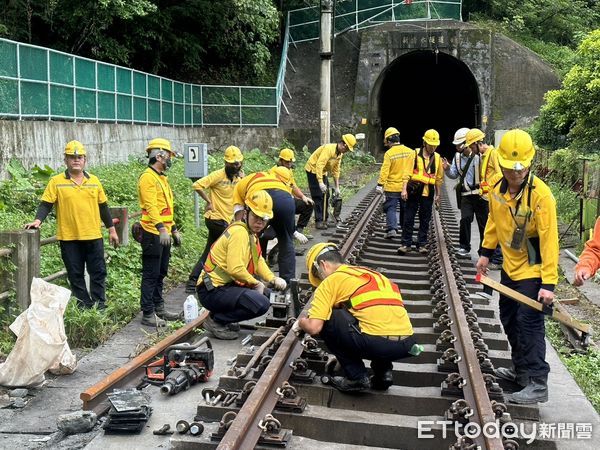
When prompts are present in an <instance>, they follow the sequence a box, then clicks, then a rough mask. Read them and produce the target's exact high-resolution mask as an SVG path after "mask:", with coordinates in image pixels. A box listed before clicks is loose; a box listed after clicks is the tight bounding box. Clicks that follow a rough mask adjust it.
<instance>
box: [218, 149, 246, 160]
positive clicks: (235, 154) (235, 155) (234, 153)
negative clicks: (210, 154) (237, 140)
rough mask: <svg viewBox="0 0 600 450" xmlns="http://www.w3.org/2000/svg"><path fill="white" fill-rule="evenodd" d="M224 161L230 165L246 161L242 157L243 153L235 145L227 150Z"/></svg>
mask: <svg viewBox="0 0 600 450" xmlns="http://www.w3.org/2000/svg"><path fill="white" fill-rule="evenodd" d="M223 159H224V160H225V162H228V163H236V162H242V161H243V160H244V155H242V151H241V150H240V149H239V148H237V147H236V146H235V145H230V146H229V147H227V148H226V149H225V155H224V156H223Z"/></svg>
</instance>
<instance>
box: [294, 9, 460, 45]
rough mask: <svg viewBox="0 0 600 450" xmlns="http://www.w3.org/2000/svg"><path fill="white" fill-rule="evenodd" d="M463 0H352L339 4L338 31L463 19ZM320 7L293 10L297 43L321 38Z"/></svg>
mask: <svg viewBox="0 0 600 450" xmlns="http://www.w3.org/2000/svg"><path fill="white" fill-rule="evenodd" d="M461 8H462V1H461V0H447V1H409V0H404V1H402V0H396V1H392V0H349V1H338V2H337V3H336V7H335V20H334V33H335V34H339V33H342V32H344V31H348V30H359V29H363V28H368V27H372V26H375V25H380V24H382V23H384V22H402V21H407V20H428V19H454V20H462V19H461ZM319 16H320V9H319V7H318V6H312V7H307V8H302V9H296V10H293V11H290V13H289V24H290V38H291V39H292V41H293V42H303V41H310V40H313V39H318V38H319V23H320V22H319Z"/></svg>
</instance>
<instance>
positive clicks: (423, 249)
mask: <svg viewBox="0 0 600 450" xmlns="http://www.w3.org/2000/svg"><path fill="white" fill-rule="evenodd" d="M419 253H420V254H421V255H426V254H427V253H429V250H427V247H419Z"/></svg>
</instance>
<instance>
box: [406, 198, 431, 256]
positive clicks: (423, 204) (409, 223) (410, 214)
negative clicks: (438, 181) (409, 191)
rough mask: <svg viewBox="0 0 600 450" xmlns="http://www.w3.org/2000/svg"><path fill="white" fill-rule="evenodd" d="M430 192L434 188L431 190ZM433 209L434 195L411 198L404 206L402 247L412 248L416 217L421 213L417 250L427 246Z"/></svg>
mask: <svg viewBox="0 0 600 450" xmlns="http://www.w3.org/2000/svg"><path fill="white" fill-rule="evenodd" d="M429 190H430V192H431V191H433V187H430V188H429ZM432 209H433V194H432V193H431V194H430V195H429V196H428V197H423V196H422V195H415V196H409V197H408V200H406V205H405V206H404V223H403V224H402V245H405V246H406V247H408V248H410V247H411V246H412V235H413V229H414V227H415V217H416V215H417V210H418V211H419V234H418V239H417V248H419V247H423V246H425V245H426V244H427V233H428V231H429V222H430V221H431V212H432Z"/></svg>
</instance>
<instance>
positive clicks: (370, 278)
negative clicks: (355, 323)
mask: <svg viewBox="0 0 600 450" xmlns="http://www.w3.org/2000/svg"><path fill="white" fill-rule="evenodd" d="M338 271H339V272H342V273H346V274H348V275H352V276H353V277H356V278H360V279H361V280H364V284H362V285H361V286H360V287H359V288H358V289H357V290H356V291H354V293H353V294H352V295H351V296H350V298H349V299H348V300H347V301H346V306H347V307H348V308H352V309H356V310H361V309H365V308H369V307H370V306H376V305H388V306H404V302H403V301H402V295H400V289H398V286H396V283H392V282H391V281H390V280H389V279H388V278H386V277H384V276H383V275H381V274H380V273H378V272H375V271H374V270H371V269H367V268H366V267H357V266H355V267H346V268H344V269H338Z"/></svg>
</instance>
